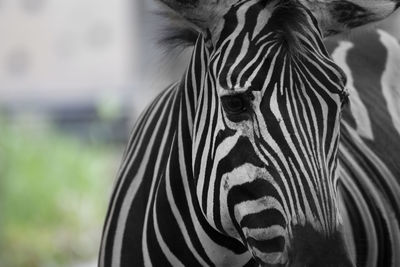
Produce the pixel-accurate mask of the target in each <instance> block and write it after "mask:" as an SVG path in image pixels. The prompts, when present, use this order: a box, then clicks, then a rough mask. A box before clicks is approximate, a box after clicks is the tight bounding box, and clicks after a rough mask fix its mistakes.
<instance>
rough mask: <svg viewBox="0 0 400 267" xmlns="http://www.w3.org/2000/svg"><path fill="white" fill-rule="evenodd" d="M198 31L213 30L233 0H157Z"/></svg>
mask: <svg viewBox="0 0 400 267" xmlns="http://www.w3.org/2000/svg"><path fill="white" fill-rule="evenodd" d="M158 2H161V3H162V4H164V5H166V6H168V7H169V8H170V9H172V10H173V11H174V12H175V13H177V14H178V15H180V16H181V17H182V18H184V19H185V20H186V21H187V22H189V23H190V24H191V25H192V26H193V27H194V28H195V29H196V30H198V31H200V32H206V31H210V32H213V30H214V28H215V27H216V24H217V21H218V20H219V19H220V18H221V17H222V16H223V14H224V12H226V10H227V9H229V7H230V6H231V4H232V3H233V2H234V1H233V0H158Z"/></svg>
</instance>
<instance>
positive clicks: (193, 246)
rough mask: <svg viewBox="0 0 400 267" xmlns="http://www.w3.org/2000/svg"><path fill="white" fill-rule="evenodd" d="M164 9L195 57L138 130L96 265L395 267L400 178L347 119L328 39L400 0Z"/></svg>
mask: <svg viewBox="0 0 400 267" xmlns="http://www.w3.org/2000/svg"><path fill="white" fill-rule="evenodd" d="M162 2H163V3H164V4H166V5H167V6H168V7H169V8H170V9H172V10H174V11H175V12H177V13H178V14H180V15H181V16H182V18H183V19H185V20H186V21H187V22H189V23H190V24H191V27H193V29H194V30H196V41H195V44H194V48H193V54H192V57H191V60H190V63H189V67H188V69H187V71H186V73H185V75H184V76H183V78H182V80H181V81H180V82H177V83H175V84H173V85H171V86H170V87H168V88H167V89H165V90H164V91H163V92H162V93H160V94H159V95H158V96H157V97H156V98H155V99H154V101H153V102H152V103H151V104H150V105H149V106H148V108H147V109H146V110H145V111H144V112H143V113H142V115H141V116H140V118H139V120H138V121H137V123H136V125H135V127H134V129H133V131H132V134H131V139H130V140H129V142H128V145H127V148H126V151H125V153H124V157H123V161H122V164H121V167H120V170H119V173H118V179H117V180H116V182H115V185H114V189H113V193H112V195H111V200H110V204H109V209H108V211H107V216H106V220H105V224H104V229H103V237H102V243H101V247H100V255H99V266H292V267H300V266H321V267H324V266H327V267H328V266H332V267H333V266H343V267H346V266H355V264H357V266H400V265H399V262H400V258H399V257H400V255H398V253H396V251H400V245H399V241H400V237H399V232H400V231H399V225H398V219H399V218H400V216H399V207H400V200H399V196H398V195H396V192H398V191H396V190H397V189H398V188H399V184H398V181H397V180H396V177H395V176H394V175H393V174H392V173H391V172H390V170H389V169H387V168H385V166H386V165H385V164H384V163H382V162H381V161H380V160H379V158H378V157H377V156H376V154H374V152H373V151H372V150H371V149H368V146H367V145H366V144H365V141H364V140H362V139H360V137H359V135H358V133H357V131H354V130H353V128H352V125H351V124H347V122H343V121H344V120H342V113H344V110H345V109H346V102H347V99H348V93H347V90H346V88H345V84H346V75H345V73H344V71H343V70H342V69H341V68H340V67H339V66H338V65H337V64H336V63H335V62H334V61H333V60H332V59H331V58H330V56H329V54H328V52H327V50H326V48H325V46H324V43H323V38H324V37H326V36H329V35H333V34H336V33H339V32H341V31H344V30H346V29H348V28H353V27H357V26H361V25H363V24H367V23H369V22H372V21H376V20H380V19H383V18H384V17H386V16H388V15H389V14H391V13H392V12H393V11H394V10H395V9H396V8H397V7H398V6H399V3H398V2H393V1H368V3H364V2H363V1H354V2H353V1H332V2H324V1H318V2H312V1H303V2H301V1H297V0H281V1H265V0H240V1H238V0H236V1H212V0H205V1H183V0H181V1H176V0H163V1H162ZM341 121H342V122H341ZM364 159H366V160H369V161H368V162H369V163H371V164H372V167H371V168H369V169H368V170H367V171H365V169H364V168H365V166H363V163H364ZM368 171H369V172H368ZM371 173H372V175H375V176H376V177H378V178H379V180H377V182H379V183H380V184H374V183H373V181H372V180H369V175H370V174H371ZM389 176H390V177H389ZM387 177H389V178H388V180H386V178H387ZM359 183H363V184H362V185H361V186H360V187H358V186H359ZM380 187H383V190H385V192H387V194H386V195H384V196H385V197H384V198H383V199H381V198H380V196H381V195H379V192H376V191H377V190H380V189H381V188H380ZM368 190H376V191H373V192H372V193H371V195H368V193H370V191H368ZM366 193H367V194H366ZM386 196H387V197H386ZM369 197H376V198H374V199H368V198H369ZM371 201H376V203H371ZM375 204H376V206H374V205H375ZM386 206H388V208H386ZM376 218H378V219H379V220H380V221H379V222H376V221H375V219H376ZM359 225H360V226H359ZM359 228H360V229H359ZM378 231H379V232H378ZM372 232H373V233H372ZM360 240H361V241H366V242H364V243H360ZM374 242H375V243H374ZM378 242H379V243H378ZM381 245H382V246H381ZM358 253H365V255H358Z"/></svg>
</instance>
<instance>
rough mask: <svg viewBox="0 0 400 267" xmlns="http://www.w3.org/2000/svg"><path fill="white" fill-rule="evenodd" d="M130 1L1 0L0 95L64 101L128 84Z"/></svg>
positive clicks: (132, 25) (132, 46) (132, 33)
mask: <svg viewBox="0 0 400 267" xmlns="http://www.w3.org/2000/svg"><path fill="white" fill-rule="evenodd" d="M135 2H136V1H130V0H112V1H109V0H1V1H0V39H1V42H0V101H1V102H4V101H7V102H9V101H20V100H21V99H41V100H43V99H44V100H59V99H62V100H64V101H66V100H68V99H71V100H72V99H75V98H81V97H93V96H97V95H98V94H103V93H107V92H115V91H116V90H117V91H118V90H124V89H125V88H127V87H131V86H132V83H133V82H134V79H135V77H134V73H135V72H134V71H133V70H134V68H135V67H134V64H135V62H137V60H136V54H135V51H137V50H138V49H137V47H136V46H137V42H135V39H134V36H137V32H136V31H137V26H138V23H135V21H134V20H135V16H134V15H135V10H136V9H135V7H134V6H135V4H134V3H135ZM137 2H139V1H137Z"/></svg>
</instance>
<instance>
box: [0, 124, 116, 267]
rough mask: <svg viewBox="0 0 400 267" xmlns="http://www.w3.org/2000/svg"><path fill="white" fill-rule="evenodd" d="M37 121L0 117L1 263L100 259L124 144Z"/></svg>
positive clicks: (58, 263)
mask: <svg viewBox="0 0 400 267" xmlns="http://www.w3.org/2000/svg"><path fill="white" fill-rule="evenodd" d="M22 124H23V123H22ZM32 125H35V124H34V123H30V125H29V126H27V125H21V123H18V124H16V125H11V124H9V123H7V122H6V121H5V120H4V119H1V118H0V266H2V267H3V266H4V267H8V266H10V267H11V266H12V267H14V266H33V267H34V266H71V265H74V264H76V263H77V262H80V261H81V262H85V261H93V260H94V259H95V257H96V254H97V251H98V247H99V240H100V234H101V227H102V223H103V219H104V216H105V209H106V206H107V202H108V198H109V192H110V190H111V188H110V187H111V186H112V185H111V184H112V181H113V179H112V178H113V176H114V174H115V170H116V167H117V164H118V160H119V159H118V157H119V154H120V151H119V149H115V148H113V147H110V146H106V145H101V144H90V145H89V144H85V143H84V142H82V141H79V140H76V139H73V138H71V137H67V136H65V135H63V133H61V132H58V131H56V130H54V129H53V128H51V127H48V126H46V124H44V125H45V126H43V124H40V125H42V126H41V127H36V126H35V127H32Z"/></svg>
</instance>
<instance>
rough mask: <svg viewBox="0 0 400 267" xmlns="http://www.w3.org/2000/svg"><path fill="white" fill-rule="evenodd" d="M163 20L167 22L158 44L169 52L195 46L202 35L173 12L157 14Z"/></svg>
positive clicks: (162, 29)
mask: <svg viewBox="0 0 400 267" xmlns="http://www.w3.org/2000/svg"><path fill="white" fill-rule="evenodd" d="M156 15H158V16H160V17H161V18H162V19H163V20H165V21H167V23H165V25H167V26H163V27H162V28H161V33H160V37H159V40H158V44H159V45H161V46H162V47H165V48H166V50H168V51H174V50H184V49H185V48H188V47H191V46H194V45H195V44H196V41H197V38H198V36H199V34H200V32H199V31H197V30H196V29H195V28H194V27H191V25H190V24H189V23H188V22H187V21H186V20H185V19H184V18H182V17H180V16H178V15H176V14H175V13H173V12H171V11H161V12H157V13H156Z"/></svg>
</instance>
